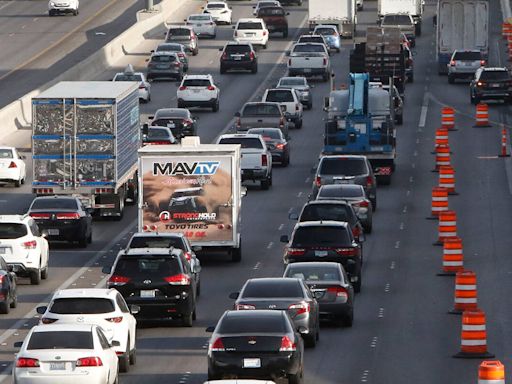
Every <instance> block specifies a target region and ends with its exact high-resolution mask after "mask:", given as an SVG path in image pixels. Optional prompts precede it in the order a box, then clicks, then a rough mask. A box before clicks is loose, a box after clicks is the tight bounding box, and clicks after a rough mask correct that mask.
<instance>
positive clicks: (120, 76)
mask: <svg viewBox="0 0 512 384" xmlns="http://www.w3.org/2000/svg"><path fill="white" fill-rule="evenodd" d="M114 80H115V81H142V76H141V75H137V74H133V75H126V74H118V75H116V77H115V78H114Z"/></svg>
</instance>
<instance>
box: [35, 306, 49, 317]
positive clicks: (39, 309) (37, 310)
mask: <svg viewBox="0 0 512 384" xmlns="http://www.w3.org/2000/svg"><path fill="white" fill-rule="evenodd" d="M47 309H48V307H46V306H41V307H37V308H36V312H37V313H38V314H40V315H44V313H45V312H46V310H47Z"/></svg>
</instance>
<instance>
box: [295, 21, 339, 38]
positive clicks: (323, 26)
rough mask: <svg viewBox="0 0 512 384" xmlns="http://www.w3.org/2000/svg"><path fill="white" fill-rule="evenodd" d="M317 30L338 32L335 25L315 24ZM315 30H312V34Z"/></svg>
mask: <svg viewBox="0 0 512 384" xmlns="http://www.w3.org/2000/svg"><path fill="white" fill-rule="evenodd" d="M317 28H329V29H335V30H336V31H337V30H338V27H336V26H335V25H331V24H317V25H316V26H315V29H317ZM315 29H314V30H313V32H314V31H315ZM303 36H304V35H303Z"/></svg>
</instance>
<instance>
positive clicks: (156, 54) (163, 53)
mask: <svg viewBox="0 0 512 384" xmlns="http://www.w3.org/2000/svg"><path fill="white" fill-rule="evenodd" d="M153 56H175V57H176V56H177V55H176V53H175V52H172V51H155V52H153V53H152V54H151V57H153Z"/></svg>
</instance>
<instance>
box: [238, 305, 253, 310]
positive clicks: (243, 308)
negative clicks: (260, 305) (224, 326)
mask: <svg viewBox="0 0 512 384" xmlns="http://www.w3.org/2000/svg"><path fill="white" fill-rule="evenodd" d="M235 309H236V310H237V311H245V310H250V309H256V307H255V306H254V305H252V304H237V305H235Z"/></svg>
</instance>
